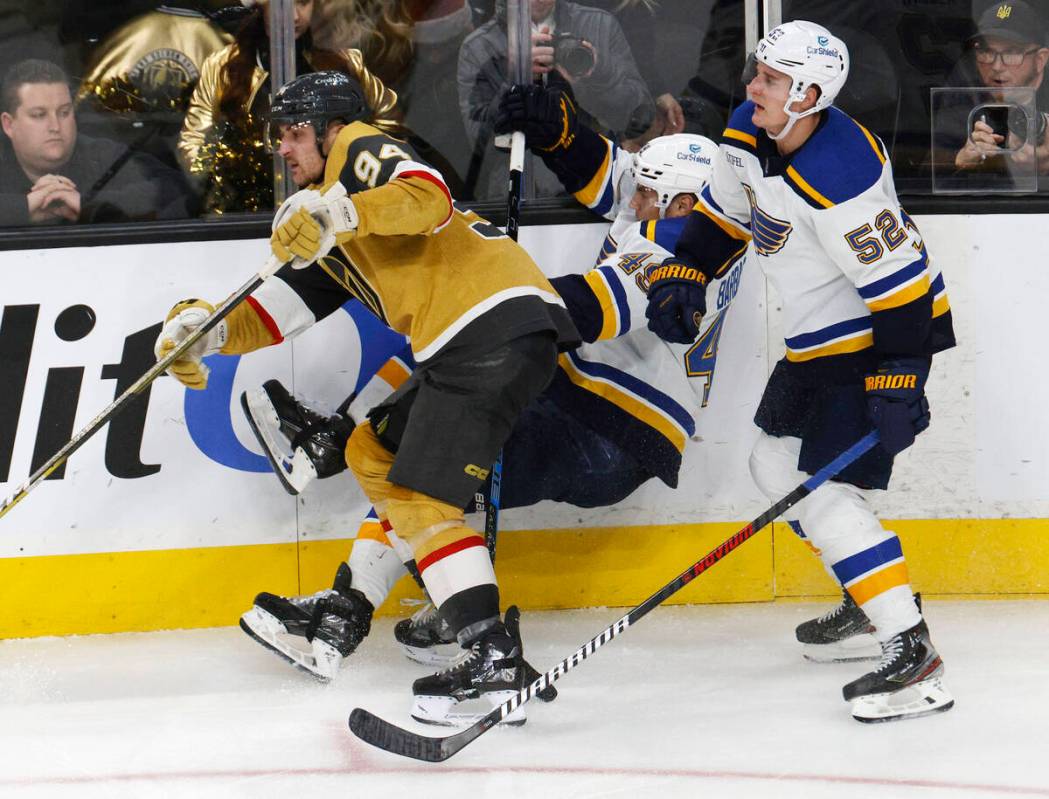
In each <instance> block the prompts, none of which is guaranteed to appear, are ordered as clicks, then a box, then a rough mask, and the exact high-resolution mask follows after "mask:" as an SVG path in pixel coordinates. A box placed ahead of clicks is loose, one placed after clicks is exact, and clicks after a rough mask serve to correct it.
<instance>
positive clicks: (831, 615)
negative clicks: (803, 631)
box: [818, 599, 848, 624]
mask: <svg viewBox="0 0 1049 799" xmlns="http://www.w3.org/2000/svg"><path fill="white" fill-rule="evenodd" d="M846 610H848V602H847V601H846V600H844V599H843V600H841V603H840V604H838V605H837V606H836V607H833V608H831V609H830V610H828V611H827V612H826V613H824V614H823V615H822V616H820V617H819V619H818V622H819V623H820V624H826V623H827V622H828V621H831V620H832V619H836V618H837V617H838V616H840V615H841V614H842V613H844V612H845V611H846Z"/></svg>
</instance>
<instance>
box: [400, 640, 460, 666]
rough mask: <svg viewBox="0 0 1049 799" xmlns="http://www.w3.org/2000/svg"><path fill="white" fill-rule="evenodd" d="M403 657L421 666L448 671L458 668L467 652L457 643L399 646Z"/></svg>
mask: <svg viewBox="0 0 1049 799" xmlns="http://www.w3.org/2000/svg"><path fill="white" fill-rule="evenodd" d="M401 650H402V651H403V652H404V656H405V657H406V658H408V660H411V661H413V662H415V663H419V664H421V665H423V666H434V667H436V668H438V669H442V670H443V669H449V668H453V667H455V666H458V665H459V664H460V663H461V662H462V661H463V659H464V658H465V657H466V656H467V655H468V654H469V652H468V651H467V650H465V649H463V648H462V647H461V646H459V643H458V642H457V641H456V642H452V643H449V644H437V645H436V646H411V645H409V644H401Z"/></svg>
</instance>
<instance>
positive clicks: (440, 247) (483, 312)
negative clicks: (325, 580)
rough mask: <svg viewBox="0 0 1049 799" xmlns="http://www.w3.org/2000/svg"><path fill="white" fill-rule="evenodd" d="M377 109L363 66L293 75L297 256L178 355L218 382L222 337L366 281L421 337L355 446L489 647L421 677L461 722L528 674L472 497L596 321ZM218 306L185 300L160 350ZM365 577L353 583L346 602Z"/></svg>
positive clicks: (352, 454) (442, 716) (383, 503)
mask: <svg viewBox="0 0 1049 799" xmlns="http://www.w3.org/2000/svg"><path fill="white" fill-rule="evenodd" d="M370 113H371V112H370V110H369V109H368V108H367V106H366V105H365V103H364V100H363V92H362V90H361V88H360V86H359V84H357V83H356V81H354V80H353V79H352V78H349V77H347V76H346V75H344V74H341V73H337V72H318V73H312V74H309V75H305V76H303V77H300V78H297V79H296V80H294V81H291V82H290V83H288V84H287V85H285V86H284V87H283V88H282V89H281V90H280V91H279V92H278V93H277V95H276V96H275V97H274V100H273V105H272V111H271V120H272V124H273V126H274V128H275V129H276V130H275V133H276V135H277V136H278V137H279V140H280V149H279V152H280V154H281V155H282V156H283V157H284V158H285V160H286V161H287V163H288V165H289V167H290V168H291V171H292V176H293V178H294V180H295V182H296V183H297V184H299V185H300V186H304V187H308V188H305V189H303V190H302V191H299V192H297V193H296V194H294V195H292V196H291V197H290V198H289V199H288V200H287V201H286V202H285V203H284V204H283V205H282V206H281V208H280V209H279V210H278V211H277V214H276V217H275V219H274V223H273V229H274V233H273V238H272V240H271V246H272V249H273V253H274V255H275V256H276V257H277V258H279V259H280V260H281V261H282V262H284V263H285V266H284V267H283V268H282V269H281V270H280V271H279V272H278V273H277V274H276V276H274V277H273V278H271V279H270V280H268V281H267V282H266V283H264V284H263V285H262V287H261V288H259V289H258V290H256V292H255V293H254V294H253V295H252V296H251V297H250V298H249V299H248V301H247V302H246V303H244V304H243V305H241V306H239V307H238V308H237V309H236V310H235V311H233V312H232V313H231V314H230V315H229V317H228V318H227V319H226V320H225V321H224V322H223V323H221V324H220V325H219V326H218V327H217V328H215V329H214V330H212V331H211V332H210V333H208V334H207V335H206V336H205V337H204V339H203V341H202V342H201V343H200V344H199V345H197V346H195V347H194V348H192V349H191V354H190V356H189V357H187V358H185V359H183V360H180V361H177V362H176V363H175V364H174V365H173V367H172V373H173V374H174V376H176V377H177V378H178V379H179V380H181V381H182V382H183V383H185V384H186V385H187V386H189V387H191V388H203V387H205V385H206V382H207V368H206V366H205V365H204V364H203V363H202V362H201V360H200V359H201V358H202V357H203V356H204V355H207V354H211V353H213V352H219V351H221V352H223V353H227V354H236V353H244V352H249V351H251V350H254V349H258V348H259V347H263V346H266V345H269V344H276V343H278V342H280V341H282V340H284V339H285V338H288V337H291V336H293V335H295V334H297V333H299V332H300V331H302V330H304V329H305V328H307V327H309V326H310V325H312V324H313V323H314V322H316V321H318V320H319V319H320V318H323V317H324V316H327V315H328V314H330V313H332V312H334V311H335V310H337V309H338V308H339V307H341V306H342V304H343V303H344V302H345V301H346V300H347V299H348V298H349V297H351V296H352V297H356V298H358V299H359V300H361V301H362V302H363V303H364V304H365V305H366V306H367V307H368V308H369V309H370V310H371V311H372V312H373V313H374V314H375V315H376V316H378V317H379V318H380V319H382V320H383V321H384V322H385V323H386V324H387V325H389V326H390V327H391V328H393V329H394V330H396V331H398V332H400V333H403V334H405V335H407V336H408V337H409V338H410V340H411V342H412V349H413V355H414V357H415V359H416V361H417V362H418V364H419V366H418V368H417V369H416V370H415V372H414V373H413V375H412V376H411V378H410V379H409V380H408V381H407V382H406V383H405V384H404V385H402V386H401V388H400V389H399V390H398V391H396V392H395V393H394V394H393V395H391V397H390V398H389V399H388V400H386V401H385V402H383V403H381V404H380V405H378V406H377V407H376V408H375V409H374V410H373V411H372V413H371V414H370V415H369V418H368V420H367V421H365V422H364V423H362V424H360V425H358V426H357V427H356V429H355V430H354V432H353V434H352V435H351V436H350V438H349V441H348V443H347V446H346V461H347V463H348V465H349V466H350V468H351V469H352V471H353V473H354V475H355V476H356V477H357V480H358V482H359V483H360V484H361V487H362V489H363V490H364V492H365V494H366V495H367V496H368V498H369V499H370V500H371V502H372V503H373V505H374V506H375V509H376V512H377V513H378V514H379V516H380V518H381V519H382V520H383V521H385V522H388V523H389V524H391V525H392V526H393V527H394V529H396V530H397V531H398V533H399V534H400V535H401V537H402V538H403V539H405V540H406V541H407V542H408V543H409V545H410V546H411V548H412V550H413V553H414V555H415V560H416V562H417V564H418V567H419V571H420V573H421V575H422V579H423V581H424V582H425V584H426V588H427V590H428V591H429V593H430V596H431V597H432V599H433V601H434V602H435V604H436V605H437V606H438V607H439V608H440V610H441V612H442V614H444V616H445V618H446V619H447V620H448V621H449V623H450V625H451V626H452V628H453V629H454V630H455V631H456V633H457V638H458V639H459V641H460V643H461V644H462V645H463V646H464V647H466V648H469V649H470V650H471V654H470V656H469V657H468V658H467V659H466V660H465V662H464V663H463V664H462V665H461V666H459V667H457V668H456V669H454V670H452V671H450V672H442V673H440V674H438V675H434V676H432V677H424V678H422V679H420V680H417V681H416V683H415V686H414V689H413V690H414V695H415V704H414V707H413V710H412V715H413V716H415V717H416V718H418V719H419V720H421V721H426V722H431V723H438V724H447V723H454V721H455V714H454V713H452V711H453V710H454V709H455V707H456V705H458V704H459V703H460V702H461V701H463V700H467V699H476V698H483V699H487V700H488V702H490V703H492V704H499V703H501V702H502V701H503V700H504V699H505V698H506V697H507V696H508V693H507V692H513V691H516V690H518V689H519V688H520V687H522V686H523V677H522V675H523V668H522V662H523V652H522V646H521V641H520V638H519V636H518V635H516V634H514V633H515V631H514V630H513V629H511V630H509V631H508V630H507V627H506V626H505V625H504V623H503V622H502V621H501V620H500V618H499V591H498V586H497V584H496V579H495V572H494V570H493V568H492V563H491V559H490V557H489V555H488V550H487V548H486V547H485V543H484V538H483V537H482V536H481V535H480V534H479V533H477V532H475V531H474V530H472V529H470V528H469V527H467V526H466V524H465V521H464V518H463V510H462V509H463V508H464V507H465V506H466V504H467V501H468V500H469V499H470V498H471V497H472V496H473V495H474V492H475V491H476V490H478V489H479V487H480V485H481V483H482V482H483V480H484V479H485V477H486V476H487V474H488V470H489V468H490V466H491V464H492V463H493V462H494V460H495V458H496V456H497V455H498V453H499V451H500V449H501V447H502V445H503V443H504V441H505V440H506V439H507V438H508V436H509V434H510V431H511V429H512V427H513V425H514V423H515V421H516V419H517V417H518V415H519V413H520V411H521V410H522V409H523V408H524V406H525V405H526V404H528V403H529V402H530V401H531V400H532V399H533V398H534V397H536V396H537V395H538V394H539V393H540V392H541V391H542V390H543V389H544V388H545V387H546V385H547V384H548V383H549V381H550V380H551V378H552V377H553V375H554V371H555V368H556V362H557V353H558V352H559V351H561V350H565V349H568V348H571V347H574V346H575V345H576V344H578V341H579V335H578V333H577V331H576V329H575V327H574V325H573V324H572V321H571V318H570V317H569V315H568V313H567V311H566V309H565V306H564V302H563V300H562V299H561V298H560V297H559V296H558V294H557V293H556V292H555V291H554V289H553V287H552V286H551V285H550V283H549V282H548V281H547V280H546V278H545V277H544V276H543V274H542V273H541V272H540V270H539V268H538V267H537V266H536V265H535V263H534V262H533V261H532V260H531V258H529V256H528V255H527V253H526V252H525V251H524V250H523V249H522V248H521V247H519V246H518V245H517V244H516V243H515V242H513V241H511V240H510V239H509V238H507V237H506V236H504V235H503V234H502V233H501V232H500V231H499V230H498V229H497V228H495V227H493V226H492V225H490V224H488V223H487V222H485V221H484V220H483V219H482V218H480V217H478V216H477V215H476V214H474V213H472V212H468V211H462V210H461V209H458V208H456V207H455V206H454V204H453V202H452V198H451V195H450V194H449V192H448V189H447V187H446V185H445V183H444V180H443V179H442V177H441V175H440V173H438V172H437V171H436V170H434V169H433V168H431V167H430V166H428V165H426V164H424V163H422V162H421V161H420V160H419V159H418V158H417V157H416V156H415V154H414V153H413V152H412V150H411V148H410V147H409V145H407V144H406V143H404V142H402V141H399V140H397V139H394V138H391V137H390V136H388V135H386V134H384V133H383V132H382V131H380V130H379V129H377V128H375V127H373V126H372V125H370V124H368V122H367V121H366V120H367V119H369V118H370ZM289 262H290V263H289ZM209 308H210V306H208V305H207V304H206V303H202V302H201V301H199V300H192V301H185V302H182V303H179V304H178V305H176V306H175V307H174V308H173V309H172V311H171V314H170V315H169V317H168V322H167V324H166V325H165V327H164V329H163V330H162V331H161V334H160V337H159V338H158V340H157V353H158V355H159V356H162V355H163V354H164V353H166V352H170V351H171V349H172V348H173V347H174V346H175V344H176V342H178V341H180V340H181V339H182V338H183V337H184V336H185V335H186V331H188V330H192V329H194V328H195V327H196V326H198V325H199V324H200V323H201V321H202V320H203V319H204V318H205V317H206V315H207V314H208V313H209V312H210V311H209ZM354 594H355V592H353V591H352V590H350V591H347V592H346V594H345V595H343V594H338V601H336V602H334V605H335V606H336V607H333V612H334V614H335V615H338V607H337V605H338V603H339V602H343V601H344V602H347V603H351V604H352V603H353V602H354V601H356V600H357V599H358V598H357V597H356V596H354ZM487 709H488V708H487V707H486V708H485V709H484V712H487ZM507 721H509V722H520V721H523V714H514V715H513V716H510V717H508V718H507Z"/></svg>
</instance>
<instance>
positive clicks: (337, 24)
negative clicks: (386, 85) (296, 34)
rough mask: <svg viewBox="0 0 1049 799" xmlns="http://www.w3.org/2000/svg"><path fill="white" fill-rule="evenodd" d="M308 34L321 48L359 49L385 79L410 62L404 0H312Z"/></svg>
mask: <svg viewBox="0 0 1049 799" xmlns="http://www.w3.org/2000/svg"><path fill="white" fill-rule="evenodd" d="M310 33H311V35H312V37H313V43H314V45H316V46H317V47H320V48H322V49H325V50H332V51H334V52H338V51H339V50H343V49H346V48H350V47H352V48H354V49H356V50H360V51H361V54H362V55H363V56H364V62H365V64H367V66H368V68H369V69H371V70H372V71H373V72H375V73H376V74H378V75H379V77H381V78H383V79H384V80H386V79H387V78H388V77H390V75H391V73H396V72H398V71H399V70H400V69H402V68H403V67H404V66H405V65H407V63H408V62H410V61H411V57H412V18H411V15H410V14H409V12H408V10H407V8H406V5H405V2H403V0H314V8H313V19H312V21H311V23H310Z"/></svg>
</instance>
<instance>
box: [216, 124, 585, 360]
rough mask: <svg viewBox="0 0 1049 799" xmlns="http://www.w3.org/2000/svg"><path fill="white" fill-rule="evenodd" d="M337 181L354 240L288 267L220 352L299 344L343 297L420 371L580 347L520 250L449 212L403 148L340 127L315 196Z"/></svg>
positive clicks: (373, 132)
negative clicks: (434, 362) (440, 360)
mask: <svg viewBox="0 0 1049 799" xmlns="http://www.w3.org/2000/svg"><path fill="white" fill-rule="evenodd" d="M335 182H341V183H342V184H343V186H345V187H346V191H347V194H348V195H349V196H350V197H351V198H352V200H353V204H354V206H355V207H356V209H357V213H358V215H359V217H360V222H359V224H358V227H357V230H356V231H354V232H352V233H349V234H346V235H345V236H342V237H340V238H341V239H342V240H341V243H339V244H338V245H336V246H335V247H334V248H332V250H331V251H330V252H329V253H328V254H327V255H325V256H323V257H322V258H321V259H320V260H319V261H318V262H317V263H316V264H314V265H313V266H310V267H308V268H306V269H298V270H297V269H292V268H291V267H290V266H285V267H284V268H283V269H281V270H280V271H279V272H278V273H277V274H276V275H275V276H274V277H272V278H270V280H268V281H267V282H266V283H264V284H263V285H262V286H261V287H260V288H259V289H258V290H257V291H256V292H255V293H254V294H253V295H252V297H251V298H250V299H249V304H248V306H241V312H240V313H235V314H231V316H230V336H229V340H228V342H227V344H226V346H225V347H224V348H223V352H226V353H236V352H245V351H248V350H252V349H256V348H258V347H260V346H264V345H266V344H271V343H276V342H278V341H280V340H282V339H284V338H288V337H290V336H292V335H295V334H296V333H298V332H299V331H301V330H303V329H305V328H306V327H308V326H310V325H311V324H313V322H315V321H316V320H318V319H320V318H322V317H324V316H327V315H328V314H330V313H332V312H333V311H335V310H336V309H338V308H339V307H340V306H342V305H343V304H344V303H345V302H346V300H347V299H348V298H349V297H356V298H357V299H359V300H360V301H361V302H363V303H364V305H365V306H367V307H368V308H369V309H370V310H371V311H372V312H373V313H374V314H375V315H376V316H378V317H379V318H380V319H382V321H383V322H385V323H386V324H387V325H388V326H389V327H391V328H393V329H394V330H396V331H398V332H399V333H403V334H404V335H406V336H408V337H409V339H410V340H411V345H412V351H413V354H414V356H415V358H416V360H417V361H419V362H424V361H427V360H428V359H430V358H433V357H434V356H435V355H437V354H438V353H446V352H448V351H450V350H453V349H454V350H455V351H456V352H462V351H469V350H476V351H484V350H488V349H491V348H493V347H496V346H498V345H500V344H502V343H504V342H506V341H509V340H510V339H513V338H517V337H519V336H523V335H526V334H528V333H535V332H539V331H550V332H551V333H552V334H554V335H555V336H556V339H557V341H558V344H559V346H560V347H561V349H568V348H571V347H574V346H576V345H577V344H578V343H579V334H578V332H577V331H576V329H575V326H574V325H573V323H572V321H571V318H570V317H569V315H568V312H567V310H566V309H565V305H564V301H563V300H562V299H561V297H560V296H559V295H558V294H557V293H556V291H555V290H554V288H553V287H552V286H551V285H550V283H549V282H548V281H547V279H546V277H544V276H543V274H542V272H541V271H540V270H539V267H538V266H536V264H535V262H533V261H532V259H531V258H530V257H529V256H528V254H527V253H526V252H525V251H524V249H522V248H521V247H520V246H518V244H517V243H516V242H514V241H512V240H511V239H509V238H508V237H507V236H505V235H504V234H503V233H502V232H500V231H499V229H498V228H496V227H494V226H493V225H491V224H489V223H488V222H486V221H485V220H483V219H482V218H481V217H479V216H477V215H476V214H474V213H473V212H471V211H464V210H461V209H459V208H456V207H455V205H454V204H453V202H452V197H451V194H450V193H449V191H448V187H447V186H446V185H445V183H444V180H443V178H442V177H441V175H440V173H439V172H437V171H436V170H435V169H433V168H432V167H430V166H428V165H427V164H425V163H423V162H421V161H420V160H419V159H418V158H417V156H416V155H415V153H414V152H413V151H412V150H411V148H410V147H409V145H408V144H406V143H405V142H403V141H400V140H398V139H394V138H392V137H390V136H388V135H386V134H384V133H383V132H382V131H380V130H379V129H377V128H375V127H373V126H371V125H368V124H365V123H363V122H354V123H353V124H351V125H348V126H346V127H345V128H343V129H342V131H340V133H339V135H338V137H337V139H336V141H335V144H334V146H333V147H332V150H331V153H330V154H329V156H328V160H327V164H326V167H325V172H324V184H323V186H315V187H314V188H326V187H328V186H330V185H332V184H334V183H335ZM248 307H250V308H252V309H254V311H255V313H253V314H249V313H248V312H247V308H248Z"/></svg>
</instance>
